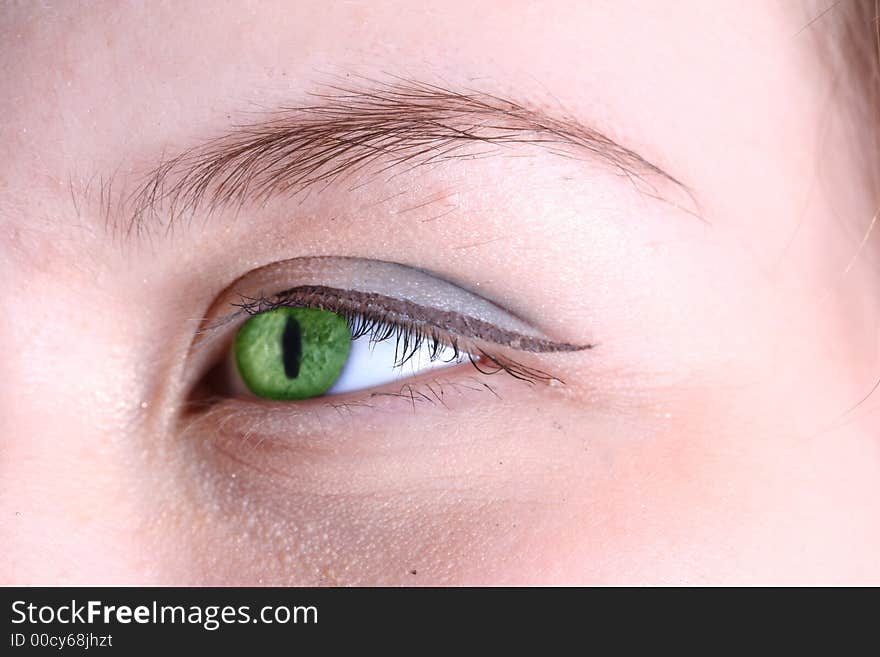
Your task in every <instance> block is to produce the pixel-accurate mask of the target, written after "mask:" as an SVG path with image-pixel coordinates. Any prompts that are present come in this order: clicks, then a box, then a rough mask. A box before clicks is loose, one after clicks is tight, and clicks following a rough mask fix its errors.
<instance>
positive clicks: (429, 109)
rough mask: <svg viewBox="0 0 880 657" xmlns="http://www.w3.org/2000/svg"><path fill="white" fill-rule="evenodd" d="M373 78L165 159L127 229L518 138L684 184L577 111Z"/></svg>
mask: <svg viewBox="0 0 880 657" xmlns="http://www.w3.org/2000/svg"><path fill="white" fill-rule="evenodd" d="M368 82H369V84H368V85H365V86H363V87H360V88H346V87H341V86H329V87H327V88H326V89H327V90H326V91H323V92H320V93H314V94H311V96H312V98H314V99H315V100H316V102H315V103H314V104H308V105H301V106H291V107H282V108H280V109H278V110H276V111H274V112H267V116H266V118H265V119H264V120H263V121H261V122H257V123H250V124H242V125H236V126H234V127H233V129H232V130H231V131H229V132H228V133H227V134H225V135H222V136H220V137H217V138H215V139H212V140H210V141H207V142H206V143H203V144H201V145H199V146H196V147H194V148H191V149H190V150H187V151H185V152H183V153H181V154H180V155H177V156H175V157H173V158H170V159H167V160H164V161H162V162H161V163H160V164H159V165H158V166H156V167H155V168H154V169H153V170H152V171H151V172H150V174H149V175H148V176H147V178H146V180H145V181H144V182H143V183H141V184H140V185H138V186H137V187H136V188H135V191H134V192H133V193H131V194H129V195H128V196H127V197H126V198H125V199H123V200H121V203H122V204H123V205H124V206H126V208H127V210H128V216H130V220H129V222H128V226H127V232H128V233H131V232H137V233H140V232H141V231H142V230H144V229H145V227H147V226H148V225H154V224H157V223H158V224H159V225H163V226H166V227H170V226H171V224H172V222H173V221H174V220H175V219H176V218H178V217H181V216H182V215H187V214H192V213H194V212H195V211H196V210H198V209H202V210H206V211H207V212H212V211H214V210H216V209H218V208H220V207H223V206H229V205H244V204H246V203H249V202H254V203H259V202H262V201H265V200H267V199H268V198H269V197H271V196H273V195H275V194H295V193H297V192H299V191H303V190H307V189H310V188H312V187H314V186H315V185H329V184H330V183H333V182H336V181H339V180H341V179H343V178H344V177H346V176H351V175H352V174H354V173H356V172H358V171H362V170H364V169H365V168H366V167H368V166H369V165H373V164H376V165H378V170H377V172H378V173H381V172H384V171H388V170H389V169H392V168H400V167H403V168H405V169H411V168H415V167H418V166H423V165H427V164H430V163H434V162H440V161H443V160H448V159H453V158H473V157H477V156H485V155H491V154H497V153H499V152H500V150H501V149H502V148H503V147H507V146H512V145H520V144H530V145H537V146H540V147H543V148H545V149H549V150H550V151H552V152H554V153H556V154H558V155H562V156H564V157H575V158H577V157H583V155H584V154H586V155H589V156H591V157H592V158H594V159H598V160H599V161H602V162H604V163H606V164H607V165H610V166H611V167H612V168H613V169H615V170H617V171H618V172H619V173H621V174H622V175H624V176H626V177H628V178H629V179H631V180H633V181H634V182H635V183H637V184H639V185H640V187H642V188H644V187H645V185H647V189H648V190H650V191H649V192H648V193H649V194H651V192H652V191H655V190H654V187H653V186H652V185H650V184H649V183H646V182H645V176H646V175H648V174H655V175H657V176H659V177H661V178H663V179H665V180H667V181H669V182H672V183H674V184H675V185H676V186H678V187H681V188H682V189H685V190H686V188H685V187H684V185H682V183H681V182H679V181H678V180H677V179H676V178H674V177H673V176H671V175H670V174H668V173H667V172H665V171H663V170H662V169H661V168H660V167H658V166H656V165H655V164H652V163H651V162H649V161H648V160H646V159H645V158H643V157H642V156H641V155H639V154H638V153H636V152H635V151H632V150H630V149H628V148H626V147H624V146H622V145H620V144H618V143H617V142H615V141H614V140H612V139H610V138H609V137H607V136H605V135H603V134H602V133H600V132H598V131H597V130H594V129H592V128H589V127H586V126H583V125H581V124H580V123H579V122H577V121H575V120H574V119H570V118H553V117H551V116H549V115H547V114H545V113H543V112H541V111H538V110H536V109H530V108H527V107H525V106H524V105H522V104H519V103H516V102H514V101H511V100H506V99H503V98H500V97H498V96H495V95H492V94H488V93H483V92H477V91H467V92H457V91H453V90H450V89H447V88H444V87H440V86H437V85H434V84H428V83H423V82H417V81H413V80H408V79H407V80H405V79H394V80H393V81H392V82H390V83H379V82H375V81H368ZM467 146H478V147H482V148H483V149H484V150H482V151H481V150H474V149H466V147H467ZM643 191H644V189H643ZM651 195H656V194H651ZM103 196H104V195H103V193H102V204H103ZM108 196H109V193H108ZM109 214H110V213H109V210H107V209H106V208H105V216H109Z"/></svg>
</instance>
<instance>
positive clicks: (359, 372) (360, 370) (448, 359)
mask: <svg viewBox="0 0 880 657" xmlns="http://www.w3.org/2000/svg"><path fill="white" fill-rule="evenodd" d="M396 346H397V340H396V339H395V338H394V337H392V338H389V339H388V340H382V341H381V342H373V343H371V342H370V336H369V334H367V335H364V336H361V337H359V338H358V339H357V340H352V343H351V349H350V350H349V352H348V360H347V361H345V365H344V366H343V367H342V372H341V373H340V375H339V378H338V379H336V382H335V383H334V384H333V386H332V387H331V388H330V389H329V390H328V391H327V392H326V393H324V394H326V395H338V394H342V393H346V392H355V391H357V390H365V389H368V388H375V387H376V386H380V385H383V384H385V383H391V382H393V381H398V380H401V379H409V378H411V377H413V376H416V375H419V374H423V373H424V372H427V371H430V370H435V369H441V368H445V367H450V366H452V365H457V364H460V363H465V362H467V361H468V356H467V354H464V353H460V354H459V355H458V357H457V358H455V352H454V351H453V349H452V348H451V347H447V346H442V347H441V348H440V349H439V351H438V352H437V356H436V357H435V359H434V360H431V343H430V341H428V340H425V341H424V342H423V344H422V345H421V346H420V347H419V349H418V350H417V351H416V352H415V353H414V354H413V356H412V358H410V359H408V360H407V361H406V362H405V363H403V365H400V366H397V365H395V363H396V362H397V360H398V359H397V356H398V354H396V353H395V347H396Z"/></svg>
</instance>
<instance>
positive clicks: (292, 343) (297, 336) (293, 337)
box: [281, 315, 302, 379]
mask: <svg viewBox="0 0 880 657" xmlns="http://www.w3.org/2000/svg"><path fill="white" fill-rule="evenodd" d="M281 358H282V360H283V361H284V374H285V375H286V376H287V378H288V379H295V378H296V377H298V376H299V363H300V359H301V358H302V333H301V330H300V327H299V322H298V321H296V318H295V317H293V316H292V315H288V316H287V323H286V324H285V325H284V333H282V334H281Z"/></svg>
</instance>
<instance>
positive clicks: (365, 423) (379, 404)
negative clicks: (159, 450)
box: [183, 362, 528, 451]
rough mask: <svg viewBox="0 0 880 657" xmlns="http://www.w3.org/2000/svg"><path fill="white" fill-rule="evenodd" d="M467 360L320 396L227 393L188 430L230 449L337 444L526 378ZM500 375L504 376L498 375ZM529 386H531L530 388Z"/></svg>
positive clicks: (498, 396)
mask: <svg viewBox="0 0 880 657" xmlns="http://www.w3.org/2000/svg"><path fill="white" fill-rule="evenodd" d="M472 372H473V367H472V365H471V364H470V363H469V362H467V363H463V364H461V365H457V366H452V367H450V368H448V369H444V370H441V371H440V372H438V371H430V372H426V373H423V374H422V375H419V376H417V377H415V378H413V379H409V380H407V382H406V383H400V382H395V383H392V384H389V385H385V386H381V387H379V388H373V389H370V390H361V391H357V392H351V393H345V394H340V395H331V396H325V397H316V398H313V399H308V400H304V401H300V402H295V403H291V402H272V401H267V400H263V399H257V398H232V399H223V400H220V401H217V402H216V403H214V404H212V405H211V406H210V407H209V408H208V409H207V410H202V411H201V412H200V413H199V416H198V417H195V418H190V419H189V421H188V422H187V424H186V425H185V427H184V429H183V433H184V434H185V435H184V438H186V434H203V433H207V434H208V435H210V437H211V440H212V441H219V443H220V444H226V445H227V447H228V449H234V450H239V449H241V448H242V446H243V445H244V446H246V449H248V450H251V449H254V450H257V449H258V450H260V451H267V450H268V451H273V450H275V449H283V450H288V449H292V448H293V449H299V448H316V447H318V446H320V447H321V448H322V449H323V448H327V449H334V445H337V446H338V440H337V439H339V438H342V437H343V436H347V437H349V439H357V438H358V436H363V435H365V434H368V433H370V432H371V431H373V430H378V428H379V427H380V426H381V427H384V429H385V430H388V429H389V427H390V424H389V423H394V424H395V426H396V424H397V423H398V422H399V420H400V418H401V414H406V415H407V416H413V415H415V416H417V417H419V418H420V420H421V419H422V415H421V413H422V412H426V413H429V414H436V413H443V414H446V413H448V412H455V411H456V410H459V409H462V408H464V407H471V406H473V404H482V405H485V404H486V403H487V402H490V401H492V402H494V401H498V400H503V399H504V398H505V397H506V396H507V393H508V392H509V391H510V390H511V386H514V387H515V388H514V389H518V388H521V387H523V386H522V384H521V383H519V382H517V381H515V380H513V379H511V378H510V377H503V378H504V379H505V380H504V381H503V382H500V381H499V382H498V383H495V382H494V381H487V380H485V379H487V378H489V377H486V376H484V375H479V374H475V373H472ZM499 378H501V377H499ZM527 392H528V391H527Z"/></svg>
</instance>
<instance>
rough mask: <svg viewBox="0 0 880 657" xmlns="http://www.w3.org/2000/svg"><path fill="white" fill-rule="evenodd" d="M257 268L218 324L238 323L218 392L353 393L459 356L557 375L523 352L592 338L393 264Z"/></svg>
mask: <svg viewBox="0 0 880 657" xmlns="http://www.w3.org/2000/svg"><path fill="white" fill-rule="evenodd" d="M253 278H254V280H252V281H241V282H240V283H239V284H237V285H234V286H233V288H234V289H233V290H232V294H233V295H236V294H237V299H234V298H233V299H231V300H230V301H227V302H226V305H227V306H229V307H232V308H234V309H235V310H234V312H232V313H231V314H229V315H227V316H225V317H223V318H221V320H220V321H219V322H215V323H214V327H213V328H211V329H210V331H216V330H221V329H225V330H226V331H227V333H228V332H231V331H234V337H232V339H231V340H229V339H227V341H226V343H228V346H227V347H226V348H225V349H224V350H222V351H221V357H220V361H219V363H218V364H217V366H216V367H215V368H213V370H212V374H211V376H210V377H209V381H210V385H211V388H212V394H213V396H214V397H215V398H251V399H254V398H257V399H264V400H269V401H275V402H297V401H305V400H310V399H314V398H319V397H327V398H337V399H339V398H343V397H349V398H351V397H353V396H358V395H370V394H377V393H378V394H381V391H382V390H383V386H384V387H386V388H387V387H388V386H389V385H396V386H397V387H398V389H399V388H400V387H401V386H411V385H413V384H414V383H417V382H418V381H420V380H424V379H425V377H426V376H427V375H429V374H437V373H438V371H439V370H449V371H450V373H452V372H454V371H456V369H457V368H459V366H460V368H459V369H461V370H464V368H471V369H472V370H473V369H475V370H476V372H477V373H479V374H494V373H507V374H510V375H512V376H514V377H515V378H517V379H520V380H523V381H526V382H529V383H533V382H535V381H539V380H543V381H549V380H553V379H554V376H553V375H552V374H551V373H548V372H545V371H542V370H541V369H540V368H539V367H538V366H537V365H535V364H533V363H531V362H529V358H528V357H526V358H520V357H517V356H516V354H522V355H526V356H528V355H532V356H534V355H535V354H540V353H550V352H566V351H577V350H581V349H585V348H588V346H589V345H574V344H569V343H565V342H557V341H553V340H551V339H549V338H547V337H546V336H544V335H543V334H542V333H541V332H540V331H539V330H538V329H536V328H535V327H533V326H531V325H530V324H529V323H528V322H526V321H524V320H523V319H521V318H519V317H517V316H515V315H514V314H513V313H511V312H509V311H507V310H505V309H504V308H502V307H500V306H499V305H497V304H495V303H493V302H492V301H490V300H488V299H485V298H483V297H482V296H480V295H478V294H475V293H473V292H471V291H468V290H466V289H464V288H463V287H461V286H458V285H455V284H453V283H450V282H448V281H445V280H443V279H441V278H439V277H436V276H434V275H432V274H430V273H427V272H424V271H422V270H419V269H415V268H412V267H407V266H404V265H400V264H396V263H389V262H382V261H376V260H366V259H359V258H334V257H317V258H315V257H313V258H300V259H295V260H291V261H287V262H284V263H279V264H278V265H276V266H270V267H269V268H266V269H265V270H261V271H259V272H257V273H256V274H255V276H254V277H253ZM254 288H256V289H257V290H258V291H257V293H255V294H254V293H249V292H247V291H242V290H248V289H254ZM236 290H237V291H236ZM230 326H231V329H230ZM392 390H393V389H392ZM386 392H387V391H386Z"/></svg>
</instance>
